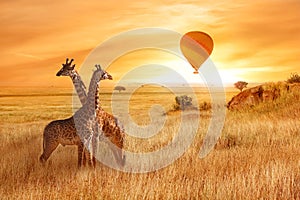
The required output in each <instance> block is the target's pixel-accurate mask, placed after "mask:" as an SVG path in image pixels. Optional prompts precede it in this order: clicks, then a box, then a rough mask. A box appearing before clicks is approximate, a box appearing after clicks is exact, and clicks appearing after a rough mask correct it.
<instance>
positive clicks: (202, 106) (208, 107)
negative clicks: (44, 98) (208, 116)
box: [200, 101, 211, 111]
mask: <svg viewBox="0 0 300 200" xmlns="http://www.w3.org/2000/svg"><path fill="white" fill-rule="evenodd" d="M200 110H202V111H206V110H211V103H210V102H206V101H204V102H203V103H201V104H200Z"/></svg>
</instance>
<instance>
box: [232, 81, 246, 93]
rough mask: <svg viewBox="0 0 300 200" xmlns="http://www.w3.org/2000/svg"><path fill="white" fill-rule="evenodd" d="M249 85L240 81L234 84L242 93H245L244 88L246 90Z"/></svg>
mask: <svg viewBox="0 0 300 200" xmlns="http://www.w3.org/2000/svg"><path fill="white" fill-rule="evenodd" d="M247 85H248V83H247V82H245V81H238V82H236V83H235V84H234V87H236V88H237V89H239V90H240V91H243V89H244V88H246V87H247Z"/></svg>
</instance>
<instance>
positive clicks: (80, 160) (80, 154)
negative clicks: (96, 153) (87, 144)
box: [77, 142, 85, 168]
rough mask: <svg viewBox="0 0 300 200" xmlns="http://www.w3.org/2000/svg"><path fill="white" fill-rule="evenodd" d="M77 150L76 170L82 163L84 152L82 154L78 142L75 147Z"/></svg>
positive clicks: (81, 146) (81, 145)
mask: <svg viewBox="0 0 300 200" xmlns="http://www.w3.org/2000/svg"><path fill="white" fill-rule="evenodd" d="M77 150H78V168H80V167H81V165H82V162H83V160H84V158H85V157H84V152H83V144H82V142H80V144H78V145H77Z"/></svg>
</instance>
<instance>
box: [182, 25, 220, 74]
mask: <svg viewBox="0 0 300 200" xmlns="http://www.w3.org/2000/svg"><path fill="white" fill-rule="evenodd" d="M213 47H214V43H213V40H212V38H211V37H210V36H209V35H208V34H207V33H204V32H200V31H192V32H188V33H186V34H184V35H183V36H182V38H181V39H180V49H181V52H182V54H183V55H184V57H185V58H186V59H187V60H188V62H189V63H190V64H191V65H192V67H193V68H194V69H195V72H194V73H195V74H197V73H198V69H199V68H200V66H201V65H202V64H203V63H204V61H205V60H206V59H207V58H208V57H209V56H210V54H211V52H212V50H213Z"/></svg>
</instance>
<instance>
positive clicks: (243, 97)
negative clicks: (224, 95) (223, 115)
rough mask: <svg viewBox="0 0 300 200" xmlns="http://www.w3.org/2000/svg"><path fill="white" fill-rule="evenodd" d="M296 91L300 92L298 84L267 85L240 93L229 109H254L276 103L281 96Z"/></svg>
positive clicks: (231, 101) (228, 106) (233, 99)
mask: <svg viewBox="0 0 300 200" xmlns="http://www.w3.org/2000/svg"><path fill="white" fill-rule="evenodd" d="M296 90H298V91H299V90H300V84H298V83H297V84H288V83H285V82H278V83H266V84H263V85H259V86H256V87H253V88H249V89H247V90H244V91H242V92H240V93H239V94H238V95H236V96H234V97H233V98H232V99H231V100H230V101H229V102H228V104H227V108H228V109H230V110H238V109H242V108H246V107H253V106H256V105H258V104H260V103H262V102H271V101H274V100H275V99H277V98H279V97H280V96H282V95H284V94H286V93H288V92H292V91H296Z"/></svg>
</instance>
